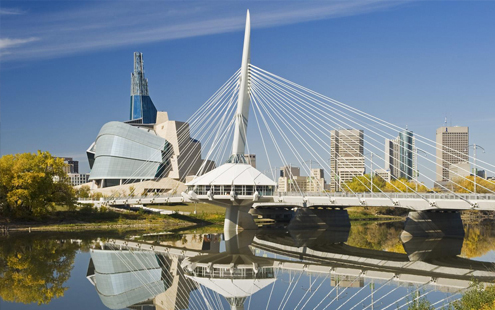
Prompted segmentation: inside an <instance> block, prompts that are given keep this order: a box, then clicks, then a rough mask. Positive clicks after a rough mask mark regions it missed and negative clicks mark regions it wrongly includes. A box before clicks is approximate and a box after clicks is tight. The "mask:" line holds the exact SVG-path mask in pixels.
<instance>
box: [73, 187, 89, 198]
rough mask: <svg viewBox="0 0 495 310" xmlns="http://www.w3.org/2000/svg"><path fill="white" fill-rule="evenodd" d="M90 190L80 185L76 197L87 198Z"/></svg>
mask: <svg viewBox="0 0 495 310" xmlns="http://www.w3.org/2000/svg"><path fill="white" fill-rule="evenodd" d="M90 194H91V189H90V188H89V186H87V185H82V186H81V187H79V188H78V189H77V190H76V196H77V197H79V198H89V197H90Z"/></svg>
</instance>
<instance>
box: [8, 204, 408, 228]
mask: <svg viewBox="0 0 495 310" xmlns="http://www.w3.org/2000/svg"><path fill="white" fill-rule="evenodd" d="M154 208H155V209H161V210H169V211H172V212H175V213H173V214H169V215H165V214H154V213H147V212H144V211H137V212H136V211H130V210H126V209H120V208H111V207H109V208H107V207H103V208H100V209H96V208H92V207H90V206H83V207H80V208H77V209H76V210H67V209H63V208H60V209H58V210H57V211H56V212H54V213H52V214H50V215H49V216H47V217H45V218H42V219H24V220H22V221H16V222H8V221H6V220H5V219H0V234H6V233H9V232H34V231H75V230H89V231H94V230H128V229H138V230H152V231H154V230H163V229H166V230H184V229H186V230H187V229H190V228H194V229H197V228H198V227H205V226H212V225H215V226H219V227H220V226H223V221H224V219H225V208H222V207H218V206H215V205H212V204H208V203H201V204H176V205H161V206H154ZM179 212H180V213H179ZM348 212H349V219H350V220H351V221H403V220H404V219H405V215H403V216H398V215H383V214H377V212H376V211H374V210H370V209H365V208H363V207H354V208H348Z"/></svg>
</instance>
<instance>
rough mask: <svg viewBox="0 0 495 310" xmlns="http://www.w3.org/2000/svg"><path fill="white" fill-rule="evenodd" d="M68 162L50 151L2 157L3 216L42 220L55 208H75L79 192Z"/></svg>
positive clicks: (0, 210)
mask: <svg viewBox="0 0 495 310" xmlns="http://www.w3.org/2000/svg"><path fill="white" fill-rule="evenodd" d="M64 166H65V164H64V162H63V159H61V158H55V157H53V156H51V155H50V153H48V152H41V151H38V152H37V153H36V154H32V153H22V154H15V155H5V156H3V157H1V158H0V214H2V215H4V216H6V217H9V218H21V217H41V216H44V215H47V214H48V213H49V212H51V211H54V210H55V206H57V205H59V206H67V207H69V208H74V206H75V201H76V199H75V191H74V189H73V188H72V186H71V185H70V184H69V183H68V179H67V173H66V172H65V171H64Z"/></svg>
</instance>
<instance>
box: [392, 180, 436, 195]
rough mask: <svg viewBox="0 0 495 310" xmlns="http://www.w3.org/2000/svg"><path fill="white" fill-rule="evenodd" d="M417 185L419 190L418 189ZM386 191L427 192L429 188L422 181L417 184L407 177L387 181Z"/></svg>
mask: <svg viewBox="0 0 495 310" xmlns="http://www.w3.org/2000/svg"><path fill="white" fill-rule="evenodd" d="M416 186H417V190H416ZM383 191H384V192H403V193H414V192H419V193H425V192H427V191H429V190H428V188H427V187H426V186H425V185H424V184H422V183H420V184H416V183H414V182H411V181H408V180H407V179H396V180H392V181H390V182H387V185H385V187H384V189H383Z"/></svg>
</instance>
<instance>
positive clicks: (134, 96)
mask: <svg viewBox="0 0 495 310" xmlns="http://www.w3.org/2000/svg"><path fill="white" fill-rule="evenodd" d="M130 120H131V121H132V122H133V123H134V122H135V123H141V124H154V123H155V122H156V108H155V105H154V104H153V101H152V100H151V98H150V96H149V93H148V80H147V79H146V78H145V77H144V65H143V54H142V53H138V52H136V53H134V72H133V73H132V74H131V111H130Z"/></svg>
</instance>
